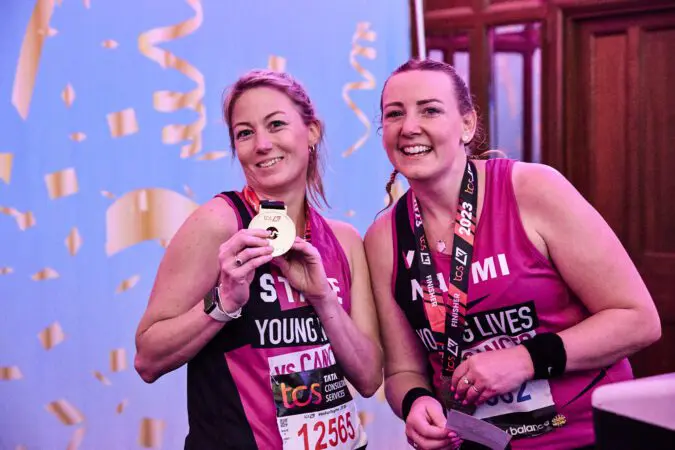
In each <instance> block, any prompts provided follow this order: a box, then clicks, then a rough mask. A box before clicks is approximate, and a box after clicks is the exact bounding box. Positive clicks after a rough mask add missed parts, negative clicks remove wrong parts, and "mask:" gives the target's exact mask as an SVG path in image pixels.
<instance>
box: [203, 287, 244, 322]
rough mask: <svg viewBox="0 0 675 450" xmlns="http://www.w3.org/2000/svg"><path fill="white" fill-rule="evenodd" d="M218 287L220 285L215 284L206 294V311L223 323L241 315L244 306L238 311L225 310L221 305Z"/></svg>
mask: <svg viewBox="0 0 675 450" xmlns="http://www.w3.org/2000/svg"><path fill="white" fill-rule="evenodd" d="M218 287H219V286H218V285H216V286H214V287H213V289H211V290H210V291H209V292H208V293H207V294H206V295H205V296H204V312H205V313H206V314H207V315H208V316H209V317H211V318H212V319H214V320H217V321H218V322H223V323H227V322H229V321H231V320H233V319H238V318H239V317H241V310H242V308H243V307H241V308H239V309H237V310H236V311H232V312H231V313H229V312H227V311H225V310H223V308H222V307H221V306H220V289H218Z"/></svg>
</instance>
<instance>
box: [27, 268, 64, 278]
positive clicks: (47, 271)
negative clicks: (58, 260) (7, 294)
mask: <svg viewBox="0 0 675 450" xmlns="http://www.w3.org/2000/svg"><path fill="white" fill-rule="evenodd" d="M58 277H59V273H58V272H57V271H56V270H54V269H52V268H51V267H45V268H44V269H42V270H41V271H39V272H37V273H35V274H33V275H32V276H31V278H32V279H33V281H44V280H53V279H54V278H58Z"/></svg>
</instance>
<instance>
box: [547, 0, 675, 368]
mask: <svg viewBox="0 0 675 450" xmlns="http://www.w3.org/2000/svg"><path fill="white" fill-rule="evenodd" d="M645 3H647V2H645ZM564 23H565V25H564V26H563V27H562V28H563V29H564V41H565V46H564V58H562V77H561V80H564V83H563V86H564V91H563V96H564V97H563V98H564V108H562V110H563V114H564V121H563V127H562V130H561V131H562V133H561V136H560V137H561V139H560V144H561V145H560V147H561V149H560V154H559V158H558V162H559V163H560V165H561V166H562V169H563V172H564V173H565V175H566V176H567V177H568V178H569V179H570V181H571V182H572V183H573V184H574V185H575V186H576V187H577V188H578V189H579V190H580V191H581V192H582V194H583V195H584V196H585V197H586V198H587V199H588V200H589V201H590V202H591V203H592V204H593V205H594V206H595V207H596V208H597V209H598V211H599V212H600V213H601V214H602V215H603V217H604V218H605V219H606V220H607V222H608V223H609V225H610V226H611V227H612V228H613V229H614V231H615V232H616V233H617V235H618V236H619V238H620V239H621V241H622V242H623V244H624V245H625V247H626V248H627V249H628V251H629V254H630V256H631V258H632V259H633V261H634V263H635V264H636V266H637V267H638V270H639V271H640V273H641V274H642V276H643V278H644V280H645V282H646V284H647V286H648V288H649V290H650V292H651V294H652V297H653V298H654V301H655V303H656V306H657V308H658V310H659V313H660V316H661V321H662V329H663V335H662V338H661V340H660V341H659V342H657V343H656V344H654V345H652V346H650V347H649V348H647V349H645V350H643V351H642V352H640V353H638V354H637V355H635V356H634V357H632V358H631V362H632V364H633V369H634V371H635V374H636V376H647V375H654V374H659V373H666V372H675V9H671V8H667V7H666V8H663V9H660V10H656V9H655V10H652V11H648V10H643V11H631V12H629V13H624V14H621V13H617V12H614V13H607V12H605V13H603V14H597V15H595V14H586V15H584V14H579V15H578V16H576V17H573V18H568V19H567V20H566V21H565V22H564Z"/></svg>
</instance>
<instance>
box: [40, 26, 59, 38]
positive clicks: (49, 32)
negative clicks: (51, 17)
mask: <svg viewBox="0 0 675 450" xmlns="http://www.w3.org/2000/svg"><path fill="white" fill-rule="evenodd" d="M37 33H38V34H39V35H41V36H44V35H45V34H46V35H47V36H49V37H53V36H56V35H57V34H58V33H59V30H57V29H56V28H51V27H49V28H47V31H45V30H44V29H39V30H38V31H37Z"/></svg>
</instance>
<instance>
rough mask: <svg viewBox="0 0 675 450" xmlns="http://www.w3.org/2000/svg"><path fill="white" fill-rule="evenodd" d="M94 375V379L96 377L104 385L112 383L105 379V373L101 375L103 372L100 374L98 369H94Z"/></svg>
mask: <svg viewBox="0 0 675 450" xmlns="http://www.w3.org/2000/svg"><path fill="white" fill-rule="evenodd" d="M94 376H95V377H96V379H97V380H98V381H100V382H101V383H103V384H105V385H106V386H110V385H111V384H112V383H111V382H110V380H109V379H107V378H106V377H105V375H103V374H102V373H101V372H99V371H98V370H94Z"/></svg>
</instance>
